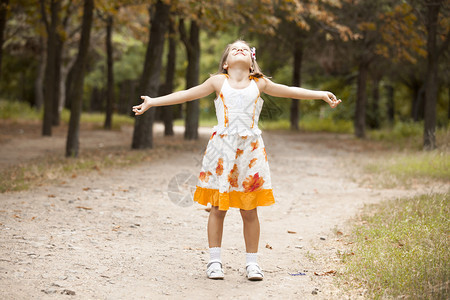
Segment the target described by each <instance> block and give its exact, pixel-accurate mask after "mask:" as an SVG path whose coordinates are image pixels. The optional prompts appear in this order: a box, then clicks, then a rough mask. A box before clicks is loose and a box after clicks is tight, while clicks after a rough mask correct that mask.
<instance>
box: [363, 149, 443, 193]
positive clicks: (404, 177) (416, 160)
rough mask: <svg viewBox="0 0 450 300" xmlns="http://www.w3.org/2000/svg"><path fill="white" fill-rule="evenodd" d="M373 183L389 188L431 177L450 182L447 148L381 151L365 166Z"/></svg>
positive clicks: (427, 179) (433, 179)
mask: <svg viewBox="0 0 450 300" xmlns="http://www.w3.org/2000/svg"><path fill="white" fill-rule="evenodd" d="M364 169H365V171H366V172H368V173H369V174H371V175H374V176H373V178H374V179H373V180H374V183H375V185H376V186H379V187H384V188H391V187H396V186H399V185H400V186H411V185H412V184H414V183H422V184H426V183H427V182H431V181H440V182H444V183H445V182H450V155H449V152H448V151H447V150H446V149H436V150H434V151H428V152H424V151H403V152H394V153H390V152H389V153H383V155H382V156H381V157H378V158H375V159H374V160H372V161H371V162H369V163H366V164H365V166H364Z"/></svg>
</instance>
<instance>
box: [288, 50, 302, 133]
mask: <svg viewBox="0 0 450 300" xmlns="http://www.w3.org/2000/svg"><path fill="white" fill-rule="evenodd" d="M302 61H303V43H302V42H301V41H297V42H296V43H295V47H294V67H293V73H292V85H293V86H298V87H299V86H300V85H301V82H302V80H301V79H302ZM291 101H292V102H291V115H290V121H291V130H298V129H299V128H298V121H299V106H300V101H299V100H298V99H292V100H291Z"/></svg>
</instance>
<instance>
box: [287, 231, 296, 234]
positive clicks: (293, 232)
mask: <svg viewBox="0 0 450 300" xmlns="http://www.w3.org/2000/svg"><path fill="white" fill-rule="evenodd" d="M287 232H288V233H291V234H295V233H297V231H290V230H288V231H287Z"/></svg>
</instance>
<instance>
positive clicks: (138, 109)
mask: <svg viewBox="0 0 450 300" xmlns="http://www.w3.org/2000/svg"><path fill="white" fill-rule="evenodd" d="M141 99H142V100H144V102H142V103H141V104H139V105H136V106H133V112H134V114H135V115H136V116H137V115H142V114H143V113H145V112H146V111H147V110H148V109H149V108H150V107H152V105H151V104H150V101H151V100H152V99H151V98H150V97H149V96H141Z"/></svg>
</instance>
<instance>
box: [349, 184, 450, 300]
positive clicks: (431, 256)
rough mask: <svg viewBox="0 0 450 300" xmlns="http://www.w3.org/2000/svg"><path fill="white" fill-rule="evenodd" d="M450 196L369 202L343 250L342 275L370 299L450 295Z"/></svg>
mask: <svg viewBox="0 0 450 300" xmlns="http://www.w3.org/2000/svg"><path fill="white" fill-rule="evenodd" d="M449 199H450V196H449V194H448V193H447V194H429V195H421V196H417V197H414V198H403V199H397V200H395V201H389V202H383V203H380V204H375V205H367V206H366V207H365V209H364V213H363V214H362V215H361V216H360V219H359V222H358V223H359V224H358V225H356V226H355V228H354V230H353V233H352V235H351V237H350V240H351V242H352V245H351V249H350V250H349V251H348V252H346V253H343V254H342V255H341V256H342V259H343V262H344V264H345V271H344V273H343V274H342V279H344V280H346V281H347V282H352V283H354V284H355V286H359V287H362V288H364V289H366V290H367V293H368V298H369V299H385V298H397V297H398V298H411V299H448V297H449V278H450V250H449V248H450V245H449V237H450V219H449V212H450V211H449V210H450V203H449Z"/></svg>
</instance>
